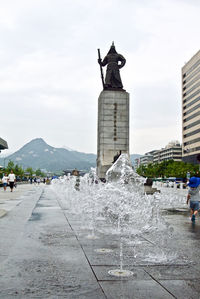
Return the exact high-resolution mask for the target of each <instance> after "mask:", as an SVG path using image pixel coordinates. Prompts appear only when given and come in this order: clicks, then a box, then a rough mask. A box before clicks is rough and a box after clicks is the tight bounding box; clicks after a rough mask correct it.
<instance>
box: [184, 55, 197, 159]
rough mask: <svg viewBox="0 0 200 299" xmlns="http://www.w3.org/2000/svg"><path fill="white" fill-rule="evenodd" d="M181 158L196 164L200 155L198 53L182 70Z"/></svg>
mask: <svg viewBox="0 0 200 299" xmlns="http://www.w3.org/2000/svg"><path fill="white" fill-rule="evenodd" d="M182 138H183V142H182V143H183V144H182V151H183V152H182V156H183V161H184V162H188V163H195V164H196V163H198V161H197V156H198V155H199V154H200V51H198V52H197V53H196V54H195V55H194V56H193V57H192V58H191V59H190V60H189V61H188V62H187V63H186V64H185V65H184V66H183V68H182Z"/></svg>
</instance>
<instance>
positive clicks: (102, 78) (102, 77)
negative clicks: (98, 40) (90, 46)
mask: <svg viewBox="0 0 200 299" xmlns="http://www.w3.org/2000/svg"><path fill="white" fill-rule="evenodd" d="M97 50H98V57H99V61H100V62H101V54H100V49H97ZM99 65H100V72H101V80H102V85H103V89H104V87H105V83H104V76H103V68H102V65H101V64H99Z"/></svg>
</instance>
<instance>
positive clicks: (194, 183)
mask: <svg viewBox="0 0 200 299" xmlns="http://www.w3.org/2000/svg"><path fill="white" fill-rule="evenodd" d="M188 186H189V190H188V195H187V204H188V202H189V201H190V216H191V221H192V222H195V217H196V215H197V213H198V210H199V200H200V194H199V191H200V178H197V177H191V178H190V180H189V183H188Z"/></svg>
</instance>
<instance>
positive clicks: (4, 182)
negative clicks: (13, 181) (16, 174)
mask: <svg viewBox="0 0 200 299" xmlns="http://www.w3.org/2000/svg"><path fill="white" fill-rule="evenodd" d="M2 183H3V189H4V191H6V187H7V184H8V176H7V173H5V174H4V177H3V178H2Z"/></svg>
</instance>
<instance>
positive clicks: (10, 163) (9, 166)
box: [6, 160, 15, 172]
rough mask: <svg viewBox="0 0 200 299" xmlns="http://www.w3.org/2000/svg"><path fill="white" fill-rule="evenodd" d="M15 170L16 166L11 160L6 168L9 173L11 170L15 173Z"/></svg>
mask: <svg viewBox="0 0 200 299" xmlns="http://www.w3.org/2000/svg"><path fill="white" fill-rule="evenodd" d="M14 168H15V164H14V162H13V161H11V160H10V161H9V162H8V165H7V167H6V171H7V172H10V171H11V170H13V171H14Z"/></svg>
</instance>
